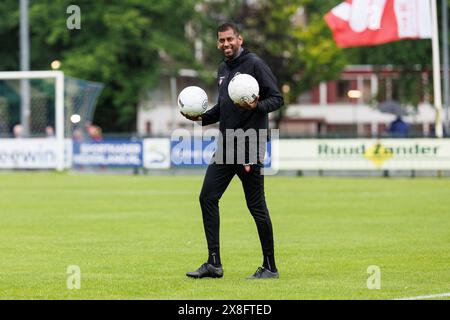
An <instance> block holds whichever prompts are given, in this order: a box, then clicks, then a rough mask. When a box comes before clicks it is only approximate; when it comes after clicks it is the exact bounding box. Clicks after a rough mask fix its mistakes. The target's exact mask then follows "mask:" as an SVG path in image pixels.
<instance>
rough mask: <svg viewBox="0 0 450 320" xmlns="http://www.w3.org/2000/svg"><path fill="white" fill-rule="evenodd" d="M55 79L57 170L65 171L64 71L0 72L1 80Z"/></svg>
mask: <svg viewBox="0 0 450 320" xmlns="http://www.w3.org/2000/svg"><path fill="white" fill-rule="evenodd" d="M52 78H53V79H55V139H56V145H57V152H56V170H58V171H62V170H64V154H65V143H64V73H63V72H62V71H0V81H1V80H28V79H52Z"/></svg>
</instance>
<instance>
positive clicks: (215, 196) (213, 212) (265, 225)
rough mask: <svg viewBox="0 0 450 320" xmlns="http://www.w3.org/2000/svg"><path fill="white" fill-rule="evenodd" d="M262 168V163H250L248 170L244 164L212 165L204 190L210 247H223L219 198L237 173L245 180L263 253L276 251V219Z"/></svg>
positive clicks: (248, 201)
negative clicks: (274, 227) (268, 206)
mask: <svg viewBox="0 0 450 320" xmlns="http://www.w3.org/2000/svg"><path fill="white" fill-rule="evenodd" d="M261 168H262V165H260V164H253V165H250V166H247V169H250V170H248V171H247V170H246V168H245V166H244V165H242V164H215V163H212V164H210V165H209V166H208V169H207V170H206V174H205V179H204V181H203V187H202V191H201V193H200V205H201V208H202V214H203V225H204V228H205V234H206V240H207V243H208V249H209V250H219V247H220V245H219V225H220V222H219V221H220V220H219V200H220V198H221V197H222V194H223V193H224V192H225V190H226V188H227V187H228V185H229V183H230V181H231V179H233V177H234V175H235V174H237V175H238V177H239V178H240V180H241V182H242V187H243V189H244V192H245V199H246V201H247V207H248V209H249V210H250V213H251V214H252V216H253V218H254V220H255V222H256V227H257V229H258V234H259V239H260V241H261V248H262V251H263V254H264V255H273V254H274V252H273V231H272V222H271V221H270V216H269V210H268V209H267V205H266V200H265V195H264V176H263V175H261Z"/></svg>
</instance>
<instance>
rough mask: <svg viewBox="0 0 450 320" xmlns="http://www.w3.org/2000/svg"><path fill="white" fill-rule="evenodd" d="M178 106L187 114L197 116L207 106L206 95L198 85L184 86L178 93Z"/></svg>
mask: <svg viewBox="0 0 450 320" xmlns="http://www.w3.org/2000/svg"><path fill="white" fill-rule="evenodd" d="M178 107H180V111H181V112H182V113H184V114H186V115H188V116H191V117H196V116H199V115H201V114H202V113H204V112H205V111H206V109H207V108H208V95H207V94H206V92H205V90H203V89H202V88H200V87H196V86H190V87H186V88H184V89H183V90H182V91H181V92H180V94H179V95H178Z"/></svg>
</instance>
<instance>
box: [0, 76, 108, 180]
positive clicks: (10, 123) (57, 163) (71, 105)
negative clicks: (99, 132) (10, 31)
mask: <svg viewBox="0 0 450 320" xmlns="http://www.w3.org/2000/svg"><path fill="white" fill-rule="evenodd" d="M102 89H103V85H102V84H100V83H95V82H90V81H85V80H81V79H76V78H71V77H67V76H64V73H63V72H61V71H14V72H0V169H56V170H58V171H61V170H63V169H64V168H66V167H70V165H71V163H70V154H71V149H70V148H71V144H70V142H71V139H72V138H73V137H74V135H75V133H76V132H78V131H80V132H84V130H85V128H86V125H87V124H89V123H91V122H92V119H93V115H94V111H95V106H96V102H97V98H98V96H99V95H100V93H101V91H102Z"/></svg>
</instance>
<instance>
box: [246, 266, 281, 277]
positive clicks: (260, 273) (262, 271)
mask: <svg viewBox="0 0 450 320" xmlns="http://www.w3.org/2000/svg"><path fill="white" fill-rule="evenodd" d="M279 277H280V275H279V274H278V271H275V272H272V271H270V270H269V269H266V268H264V267H259V268H258V269H257V270H256V272H255V274H254V275H252V276H251V277H248V278H247V279H276V278H279Z"/></svg>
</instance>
